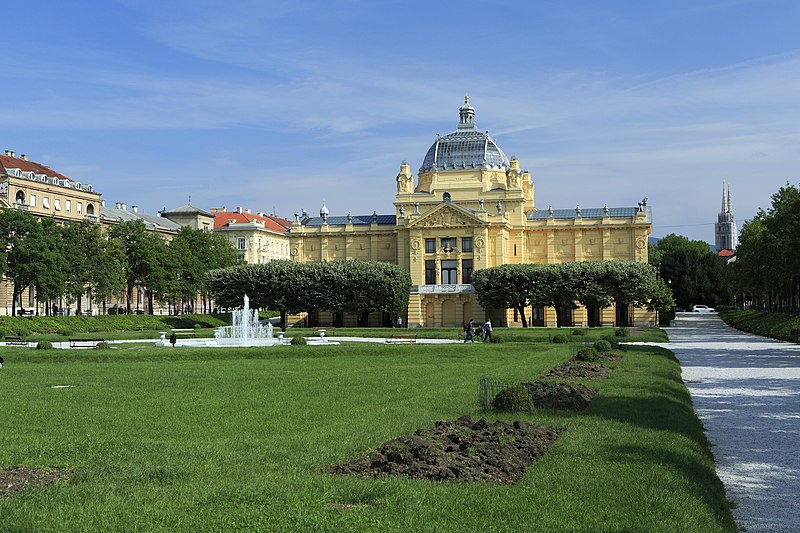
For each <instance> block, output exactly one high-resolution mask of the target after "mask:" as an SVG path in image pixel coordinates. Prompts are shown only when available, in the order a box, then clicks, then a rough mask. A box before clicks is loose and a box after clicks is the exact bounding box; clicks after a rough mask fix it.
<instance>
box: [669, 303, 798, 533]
mask: <svg viewBox="0 0 800 533" xmlns="http://www.w3.org/2000/svg"><path fill="white" fill-rule="evenodd" d="M674 324H675V325H674V327H671V328H669V329H668V330H667V331H668V333H669V338H670V343H669V344H668V345H666V347H667V348H669V349H670V350H672V351H673V352H674V353H675V355H676V356H677V357H678V359H679V360H680V362H681V366H682V368H683V380H684V382H685V383H686V386H687V387H688V388H689V391H690V392H691V394H692V402H693V403H694V407H695V410H696V411H697V414H698V416H699V417H700V419H701V420H702V421H703V424H704V425H705V428H706V431H707V433H708V438H709V440H710V441H711V442H712V443H713V444H714V447H713V448H712V451H713V452H714V456H715V458H716V461H717V472H718V474H719V477H720V479H722V482H723V483H724V484H725V487H726V489H727V490H728V498H730V499H731V500H733V501H734V502H735V503H736V508H735V509H734V510H733V514H734V517H735V518H736V521H737V524H738V525H739V526H740V527H743V528H745V529H746V530H747V531H748V532H758V531H800V503H798V500H797V498H798V496H800V453H798V452H799V451H800V450H798V446H799V445H800V346H798V345H796V344H789V343H785V342H779V341H775V340H771V339H765V338H763V337H757V336H755V335H750V334H747V333H742V332H740V331H737V330H735V329H733V328H730V327H728V326H727V325H725V323H724V322H722V320H721V319H720V318H718V317H717V316H716V315H713V314H710V315H705V314H696V313H680V314H679V316H678V319H677V320H676V322H674Z"/></svg>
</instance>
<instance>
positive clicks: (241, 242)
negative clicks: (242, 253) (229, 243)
mask: <svg viewBox="0 0 800 533" xmlns="http://www.w3.org/2000/svg"><path fill="white" fill-rule="evenodd" d="M244 246H245V241H244V237H242V238H241V239H239V240H237V241H236V249H237V250H244Z"/></svg>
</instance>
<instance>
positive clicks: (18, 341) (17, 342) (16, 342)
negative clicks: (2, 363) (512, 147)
mask: <svg viewBox="0 0 800 533" xmlns="http://www.w3.org/2000/svg"><path fill="white" fill-rule="evenodd" d="M3 341H4V342H5V343H6V346H28V341H26V340H23V339H22V337H3Z"/></svg>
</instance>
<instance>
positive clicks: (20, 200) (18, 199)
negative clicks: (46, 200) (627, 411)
mask: <svg viewBox="0 0 800 533" xmlns="http://www.w3.org/2000/svg"><path fill="white" fill-rule="evenodd" d="M15 202H16V203H18V204H24V203H25V191H17V196H16V200H15Z"/></svg>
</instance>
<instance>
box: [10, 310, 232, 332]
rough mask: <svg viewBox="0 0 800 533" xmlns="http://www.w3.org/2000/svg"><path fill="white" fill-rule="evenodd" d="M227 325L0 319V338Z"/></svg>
mask: <svg viewBox="0 0 800 533" xmlns="http://www.w3.org/2000/svg"><path fill="white" fill-rule="evenodd" d="M227 325H230V315H229V314H217V315H180V316H170V315H99V316H54V317H50V316H32V317H15V316H0V335H6V336H17V337H24V336H27V335H36V334H56V335H64V336H66V337H69V336H71V335H74V334H75V333H92V332H98V331H141V330H152V331H165V330H167V331H169V330H170V329H173V328H179V329H187V328H215V327H219V326H227Z"/></svg>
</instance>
